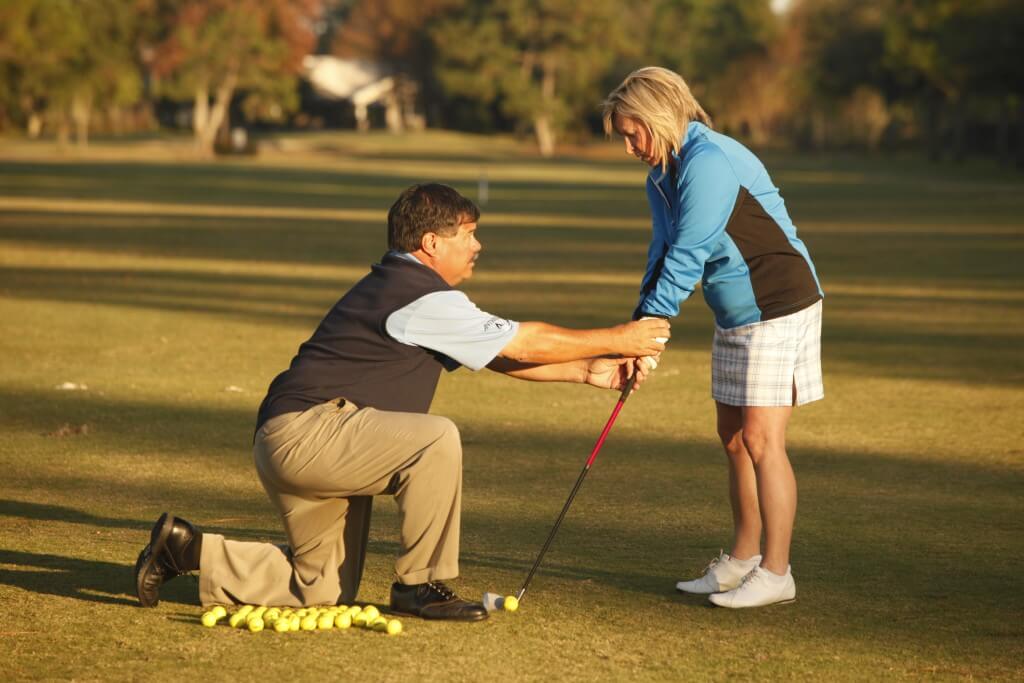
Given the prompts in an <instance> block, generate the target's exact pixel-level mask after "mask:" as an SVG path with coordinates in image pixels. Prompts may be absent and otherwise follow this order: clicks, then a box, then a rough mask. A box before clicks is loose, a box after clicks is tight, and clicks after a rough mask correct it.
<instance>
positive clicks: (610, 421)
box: [516, 374, 636, 600]
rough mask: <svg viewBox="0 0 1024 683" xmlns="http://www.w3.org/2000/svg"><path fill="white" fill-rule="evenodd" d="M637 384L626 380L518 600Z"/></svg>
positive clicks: (631, 378) (518, 594)
mask: <svg viewBox="0 0 1024 683" xmlns="http://www.w3.org/2000/svg"><path fill="white" fill-rule="evenodd" d="M634 384H636V375H635V374H634V375H633V376H631V377H630V378H629V381H627V382H626V386H625V387H623V389H622V394H621V395H620V396H619V400H618V402H617V403H616V404H615V408H614V409H613V410H612V414H611V416H610V417H609V418H608V422H606V423H605V425H604V429H603V430H602V431H601V436H599V437H598V438H597V443H595V444H594V450H592V451H591V452H590V457H589V458H587V463H586V464H585V465H584V466H583V470H582V471H580V476H579V477H577V478H576V484H575V485H574V486H573V487H572V492H571V493H569V498H568V499H566V501H565V505H563V506H562V511H561V512H560V513H559V514H558V519H557V520H555V525H554V526H553V527H551V533H549V534H548V538H547V540H546V541H544V545H543V547H541V549H540V553H538V555H537V559H536V560H535V561H534V563H533V567H531V568H530V573H529V574H527V575H526V581H524V582H523V587H522V588H520V589H519V592H518V593H517V594H516V599H517V600H522V599H523V594H524V593H526V589H527V587H528V586H529V585H530V581H532V580H533V575H534V574H535V573H536V572H537V568H538V567H540V563H541V561H542V560H543V559H544V554H545V553H546V552H547V551H548V548H549V547H550V546H551V541H553V540H554V538H555V534H557V533H558V527H560V526H562V520H563V519H565V513H567V512H568V511H569V506H570V505H572V501H573V498H575V497H576V493H577V492H578V491H579V490H580V487H581V486H583V480H584V479H585V478H586V476H587V472H589V471H590V466H591V465H593V464H594V460H596V459H597V454H598V452H599V451H600V450H601V446H603V445H604V440H605V439H606V438H607V437H608V432H610V431H611V429H612V425H613V424H615V418H617V417H618V416H619V411H621V410H622V406H623V405H624V404H625V403H626V399H627V398H629V395H630V394H631V393H632V392H633V385H634Z"/></svg>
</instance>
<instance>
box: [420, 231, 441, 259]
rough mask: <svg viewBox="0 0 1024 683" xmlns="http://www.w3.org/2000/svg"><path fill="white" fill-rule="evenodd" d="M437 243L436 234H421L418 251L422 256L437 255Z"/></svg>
mask: <svg viewBox="0 0 1024 683" xmlns="http://www.w3.org/2000/svg"><path fill="white" fill-rule="evenodd" d="M437 242H438V239H437V233H435V232H425V233H423V236H422V237H420V250H421V251H422V252H423V253H424V254H427V255H429V256H434V255H435V254H437Z"/></svg>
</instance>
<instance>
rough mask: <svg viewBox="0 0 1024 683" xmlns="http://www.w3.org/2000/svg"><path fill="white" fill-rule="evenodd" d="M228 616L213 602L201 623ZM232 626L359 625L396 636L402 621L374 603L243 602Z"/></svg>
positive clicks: (322, 627)
mask: <svg viewBox="0 0 1024 683" xmlns="http://www.w3.org/2000/svg"><path fill="white" fill-rule="evenodd" d="M225 617H228V611H227V610H226V609H224V608H223V607H221V606H220V605H216V606H215V607H213V608H211V609H210V610H209V611H208V612H204V613H203V616H202V619H201V621H202V623H203V626H206V627H207V628H213V627H214V626H216V625H217V623H218V622H219V621H220V620H221V619H223V618H225ZM227 623H228V625H229V626H230V627H231V628H239V629H241V628H247V629H249V631H251V632H252V633H259V632H260V631H263V630H270V629H273V630H274V631H276V632H278V633H287V632H289V631H329V630H331V629H347V628H350V627H352V626H358V627H361V628H365V629H370V630H373V631H380V632H381V633H387V634H388V635H389V636H397V635H398V634H399V633H401V632H402V622H401V621H399V620H398V619H388V618H387V617H385V616H384V615H382V614H381V613H380V610H379V609H377V608H376V607H374V606H373V605H366V606H364V607H359V606H358V605H353V606H352V607H349V606H348V605H332V606H330V607H303V608H301V609H292V608H290V607H283V608H282V607H264V606H256V605H242V606H241V607H239V608H238V610H236V611H235V613H234V614H232V615H231V616H230V617H228V621H227Z"/></svg>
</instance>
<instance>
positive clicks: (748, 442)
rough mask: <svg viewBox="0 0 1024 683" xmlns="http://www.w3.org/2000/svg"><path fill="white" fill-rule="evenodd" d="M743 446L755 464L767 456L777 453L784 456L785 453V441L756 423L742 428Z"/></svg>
mask: <svg viewBox="0 0 1024 683" xmlns="http://www.w3.org/2000/svg"><path fill="white" fill-rule="evenodd" d="M743 446H744V448H746V450H747V453H749V454H750V459H751V460H753V461H754V464H755V465H756V464H758V463H760V462H761V461H762V460H764V459H765V458H768V457H773V456H778V455H781V456H783V457H785V455H786V443H785V441H784V440H783V439H782V438H780V437H779V436H778V435H776V434H772V433H771V432H770V431H768V430H765V429H762V428H760V427H758V426H757V425H748V426H746V427H744V428H743Z"/></svg>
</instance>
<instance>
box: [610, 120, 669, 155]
mask: <svg viewBox="0 0 1024 683" xmlns="http://www.w3.org/2000/svg"><path fill="white" fill-rule="evenodd" d="M612 127H613V128H615V132H616V133H618V134H619V135H621V136H622V139H623V140H624V141H625V143H626V154H632V155H633V156H635V157H636V158H637V159H639V160H640V161H642V162H644V163H645V164H647V165H648V166H651V167H654V166H658V165H659V164H661V159H658V158H657V157H656V156H655V153H654V140H653V138H652V137H651V131H650V130H649V129H648V128H647V126H646V125H645V124H644V123H643V122H642V121H638V120H637V119H631V118H630V117H628V116H622V115H621V114H615V115H614V116H612Z"/></svg>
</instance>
